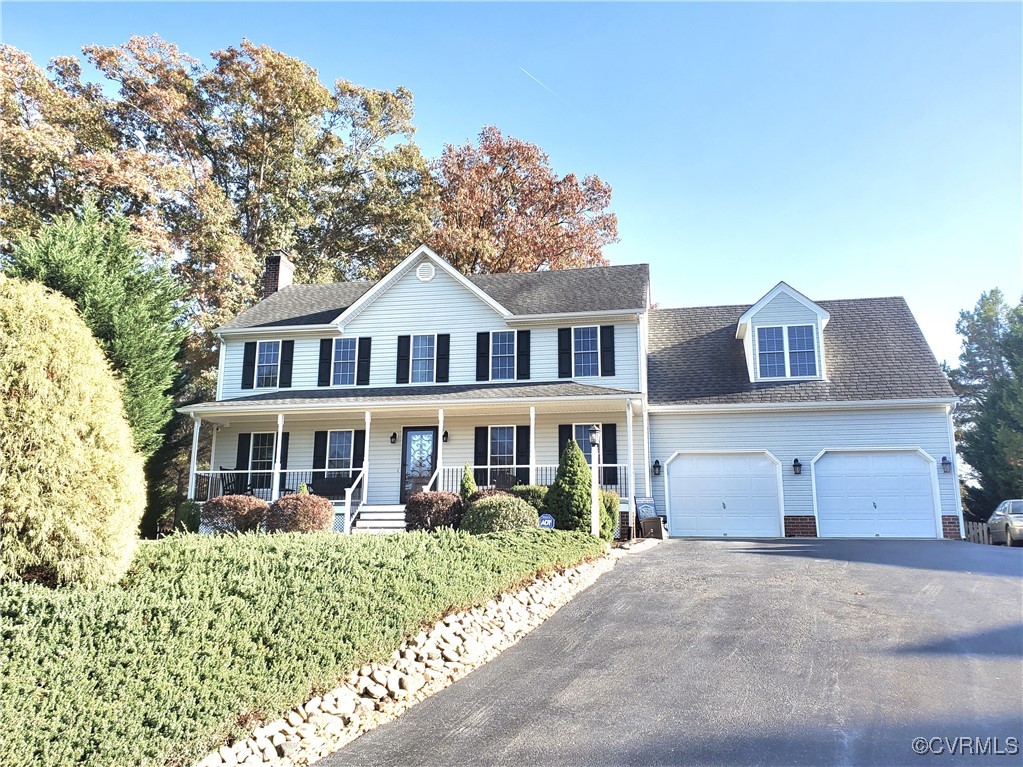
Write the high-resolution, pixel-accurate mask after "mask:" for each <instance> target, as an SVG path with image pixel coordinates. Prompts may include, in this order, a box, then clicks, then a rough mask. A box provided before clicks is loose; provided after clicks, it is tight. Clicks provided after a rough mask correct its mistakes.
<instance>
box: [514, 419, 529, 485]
mask: <svg viewBox="0 0 1023 767" xmlns="http://www.w3.org/2000/svg"><path fill="white" fill-rule="evenodd" d="M515 463H516V464H517V465H518V467H519V468H517V469H516V470H515V476H516V478H517V479H518V480H519V484H520V485H528V484H529V426H528V425H527V426H516V427H515Z"/></svg>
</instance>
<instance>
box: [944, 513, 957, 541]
mask: <svg viewBox="0 0 1023 767" xmlns="http://www.w3.org/2000/svg"><path fill="white" fill-rule="evenodd" d="M941 537H942V538H948V539H949V540H951V541H958V540H960V537H959V517H957V516H955V515H954V514H945V515H943V516H942V518H941Z"/></svg>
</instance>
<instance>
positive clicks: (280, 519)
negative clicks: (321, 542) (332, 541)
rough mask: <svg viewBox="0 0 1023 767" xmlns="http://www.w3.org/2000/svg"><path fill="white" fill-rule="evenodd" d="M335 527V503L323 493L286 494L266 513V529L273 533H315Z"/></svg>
mask: <svg viewBox="0 0 1023 767" xmlns="http://www.w3.org/2000/svg"><path fill="white" fill-rule="evenodd" d="M333 527H334V504H332V503H331V502H330V499H328V498H324V497H323V496H322V495H309V494H308V493H293V494H292V495H284V496H281V497H280V498H278V499H277V500H276V501H274V502H273V504H272V505H271V506H270V509H269V511H267V513H266V529H267V531H268V532H271V533H315V532H320V531H324V530H331V529H333Z"/></svg>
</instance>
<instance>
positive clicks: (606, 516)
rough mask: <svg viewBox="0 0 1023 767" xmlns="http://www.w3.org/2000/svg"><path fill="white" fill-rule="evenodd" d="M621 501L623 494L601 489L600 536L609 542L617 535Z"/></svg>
mask: <svg viewBox="0 0 1023 767" xmlns="http://www.w3.org/2000/svg"><path fill="white" fill-rule="evenodd" d="M621 503H622V499H621V496H619V495H618V493H616V492H615V491H614V490H601V491H600V537H601V538H602V539H603V540H605V541H608V542H609V543H610V542H611V541H612V540H614V537H615V527H616V526H617V524H618V516H619V515H620V514H621V508H620V507H621Z"/></svg>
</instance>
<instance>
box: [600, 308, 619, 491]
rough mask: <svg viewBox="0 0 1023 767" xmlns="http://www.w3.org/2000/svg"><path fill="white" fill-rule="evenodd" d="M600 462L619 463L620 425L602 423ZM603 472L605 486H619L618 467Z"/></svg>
mask: <svg viewBox="0 0 1023 767" xmlns="http://www.w3.org/2000/svg"><path fill="white" fill-rule="evenodd" d="M601 329H603V328H601ZM600 462H601V463H604V464H607V463H615V464H616V463H618V424H614V423H602V424H601V425H600ZM603 472H604V477H603V479H602V480H601V481H602V482H603V483H604V484H605V485H617V484H618V467H617V466H614V467H611V468H607V469H604V470H603Z"/></svg>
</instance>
